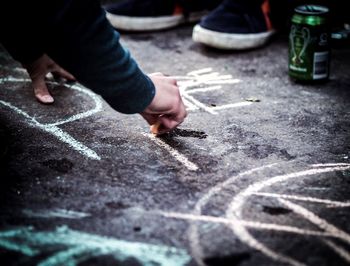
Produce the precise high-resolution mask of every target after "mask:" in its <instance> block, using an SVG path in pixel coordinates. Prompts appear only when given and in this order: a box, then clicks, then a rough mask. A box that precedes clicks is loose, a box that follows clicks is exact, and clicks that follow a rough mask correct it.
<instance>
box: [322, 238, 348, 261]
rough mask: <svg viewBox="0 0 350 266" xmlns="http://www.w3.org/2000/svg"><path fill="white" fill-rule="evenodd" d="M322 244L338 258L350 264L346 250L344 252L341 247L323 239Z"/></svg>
mask: <svg viewBox="0 0 350 266" xmlns="http://www.w3.org/2000/svg"><path fill="white" fill-rule="evenodd" d="M323 242H324V243H325V244H326V245H328V246H329V247H330V248H331V249H333V251H334V252H335V253H337V254H338V255H339V256H340V257H342V258H343V259H344V260H345V261H347V262H348V263H350V254H349V252H348V251H347V250H345V249H344V248H343V247H341V246H339V245H337V244H336V243H334V242H333V241H331V240H326V239H324V240H323Z"/></svg>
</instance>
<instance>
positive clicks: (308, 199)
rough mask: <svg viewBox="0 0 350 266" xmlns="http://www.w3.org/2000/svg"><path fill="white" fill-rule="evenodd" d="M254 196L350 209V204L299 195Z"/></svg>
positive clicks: (266, 194) (269, 194)
mask: <svg viewBox="0 0 350 266" xmlns="http://www.w3.org/2000/svg"><path fill="white" fill-rule="evenodd" d="M252 195H256V196H264V197H270V198H281V199H292V200H298V201H306V202H312V203H320V204H327V205H331V206H333V207H338V208H345V207H350V202H341V201H334V200H325V199H319V198H314V197H303V196H298V195H284V194H276V193H265V192H257V193H253V194H252Z"/></svg>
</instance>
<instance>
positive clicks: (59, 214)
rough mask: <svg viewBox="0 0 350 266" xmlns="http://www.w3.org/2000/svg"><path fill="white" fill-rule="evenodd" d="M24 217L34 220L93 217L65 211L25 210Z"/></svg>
mask: <svg viewBox="0 0 350 266" xmlns="http://www.w3.org/2000/svg"><path fill="white" fill-rule="evenodd" d="M22 212H23V214H24V215H26V216H28V217H32V218H64V219H82V218H86V217H89V216H91V214H89V213H85V212H77V211H72V210H65V209H54V210H39V211H33V210H28V209H25V210H23V211H22Z"/></svg>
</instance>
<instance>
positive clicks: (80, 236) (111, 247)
mask: <svg viewBox="0 0 350 266" xmlns="http://www.w3.org/2000/svg"><path fill="white" fill-rule="evenodd" d="M0 247H2V248H5V249H8V250H12V251H17V252H21V253H22V254H24V255H27V256H35V255H38V254H39V253H40V252H41V253H44V252H47V251H51V252H52V250H53V249H55V248H56V249H57V250H59V251H58V252H56V253H55V254H53V255H52V256H51V257H49V258H47V259H45V260H44V261H41V263H40V264H39V265H38V266H59V265H68V266H76V265H78V264H79V263H80V262H83V261H85V260H88V259H89V258H94V257H98V256H101V255H111V256H112V257H114V258H115V259H116V260H118V261H120V262H121V261H125V260H126V259H128V258H130V257H134V258H136V259H138V261H139V262H140V263H142V265H144V266H154V265H164V266H183V265H186V264H187V263H188V262H189V261H190V259H191V257H190V256H189V255H188V253H187V251H186V250H183V249H179V248H175V247H169V246H163V245H153V244H147V243H139V242H128V241H124V240H118V239H113V238H109V237H103V236H98V235H92V234H88V233H85V232H79V231H75V230H71V229H69V228H68V227H66V226H62V227H58V228H57V229H56V230H55V231H52V232H39V231H35V230H33V228H31V227H22V228H19V229H16V230H10V231H5V232H0ZM62 247H63V248H64V250H62ZM39 251H40V252H39Z"/></svg>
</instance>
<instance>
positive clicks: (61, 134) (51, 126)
mask: <svg viewBox="0 0 350 266" xmlns="http://www.w3.org/2000/svg"><path fill="white" fill-rule="evenodd" d="M6 82H11V83H30V82H31V80H30V79H27V78H13V77H6V78H0V84H4V83H6ZM49 83H50V84H53V85H57V83H55V82H49ZM65 86H66V87H67V88H69V89H72V90H75V91H78V92H80V93H83V94H86V95H88V96H89V97H90V98H91V99H92V100H93V101H94V103H95V107H94V108H93V109H91V110H88V111H86V112H82V113H79V114H76V115H73V116H71V117H68V118H66V119H62V120H58V121H56V122H54V123H46V124H43V123H40V122H38V121H37V120H36V119H35V118H34V117H31V116H30V115H29V114H28V113H26V112H25V111H23V110H22V109H20V108H18V107H16V106H14V105H13V104H11V103H9V102H6V101H3V100H0V104H2V105H3V106H5V107H7V108H9V109H11V110H13V111H14V112H16V113H17V114H19V115H22V116H23V117H24V118H26V119H27V120H28V123H29V125H31V126H34V127H37V128H39V129H41V130H43V131H45V132H47V133H50V134H52V135H53V136H55V137H56V138H57V139H59V140H60V141H62V142H63V143H66V144H68V146H69V147H70V148H72V149H73V150H75V151H77V152H79V153H80V154H81V155H83V156H85V157H87V158H90V159H93V160H101V157H100V156H99V155H98V154H97V153H96V152H95V151H93V150H92V149H90V148H88V147H87V146H85V145H84V144H82V143H81V142H79V141H78V140H76V139H74V138H73V137H72V136H71V135H70V134H68V133H67V132H65V131H64V130H62V129H61V128H59V127H58V126H60V125H63V124H66V123H70V122H73V121H76V120H80V119H83V118H87V117H89V116H91V115H93V114H95V113H98V112H100V111H101V110H102V100H101V99H100V97H99V96H97V95H96V94H94V93H93V92H91V91H89V90H88V89H86V88H83V87H81V86H79V85H75V84H74V85H65Z"/></svg>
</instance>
